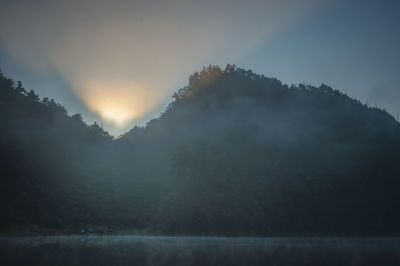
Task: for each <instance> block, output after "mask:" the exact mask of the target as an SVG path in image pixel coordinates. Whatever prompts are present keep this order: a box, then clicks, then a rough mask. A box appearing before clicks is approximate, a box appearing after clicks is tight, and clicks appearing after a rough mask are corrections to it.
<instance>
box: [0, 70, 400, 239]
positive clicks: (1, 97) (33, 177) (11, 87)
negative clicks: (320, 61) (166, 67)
mask: <svg viewBox="0 0 400 266" xmlns="http://www.w3.org/2000/svg"><path fill="white" fill-rule="evenodd" d="M0 115H1V119H2V126H1V127H2V128H1V129H2V130H1V132H2V133H1V136H0V145H1V163H2V167H1V170H0V171H1V177H2V179H1V181H0V182H1V188H0V189H1V203H0V204H1V210H2V212H1V221H2V224H1V229H2V231H3V232H9V231H10V230H12V229H15V228H16V229H15V230H17V229H18V228H21V227H23V226H36V227H38V228H39V229H40V228H50V229H53V230H58V231H60V230H65V229H66V228H68V229H69V230H70V231H73V230H78V229H79V227H82V226H89V225H90V226H93V227H102V226H103V227H104V226H108V227H111V228H117V229H120V230H137V231H145V232H148V233H164V234H196V235H316V234H324V235H378V234H398V233H399V232H400V229H399V228H398V224H399V223H400V214H399V213H398V211H397V207H398V206H399V204H400V196H399V193H398V190H399V188H400V180H399V176H400V174H399V173H400V163H399V159H400V152H399V151H400V124H399V123H398V122H397V121H396V120H395V119H394V118H393V117H392V116H390V115H389V114H388V113H387V112H386V111H384V110H381V109H378V108H370V107H368V106H366V105H363V104H361V103H360V102H359V101H357V100H354V99H351V98H350V97H348V96H346V95H345V94H343V93H341V92H339V91H337V90H333V89H332V88H330V87H328V86H326V85H321V86H320V87H313V86H307V85H297V86H290V87H289V86H287V85H285V84H282V83H281V82H280V81H278V80H276V79H272V78H266V77H264V76H262V75H256V74H254V73H253V72H252V71H246V70H243V69H240V68H236V67H235V66H232V65H227V67H226V68H225V69H224V70H222V69H220V68H219V67H217V66H209V67H208V68H203V70H202V71H201V72H200V73H194V74H193V75H192V76H191V77H190V78H189V83H188V85H187V86H186V87H184V88H182V89H180V90H178V91H177V92H176V93H175V94H174V95H173V101H172V102H171V103H170V105H169V106H168V107H167V109H166V110H165V111H164V112H163V113H162V114H161V115H160V117H159V118H157V119H154V120H152V121H150V122H149V123H148V124H147V125H146V126H145V127H135V128H133V129H132V130H131V131H129V132H127V133H126V134H124V135H123V136H121V137H120V138H118V139H115V140H113V139H112V137H110V136H109V135H108V133H107V132H104V131H103V130H102V129H101V128H100V127H99V126H98V125H97V124H95V125H91V126H87V125H86V124H84V123H83V122H82V119H81V117H80V115H74V116H72V117H71V116H68V115H67V114H66V111H65V109H64V108H63V107H62V106H60V105H59V104H57V103H55V102H54V101H52V100H49V99H46V98H44V99H42V100H40V99H39V97H38V96H37V95H36V94H34V92H32V91H31V92H29V93H27V92H26V91H25V89H24V88H23V87H22V84H21V83H18V84H14V82H13V81H12V80H10V79H7V78H5V77H4V76H3V75H1V78H0Z"/></svg>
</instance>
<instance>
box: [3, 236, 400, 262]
mask: <svg viewBox="0 0 400 266" xmlns="http://www.w3.org/2000/svg"><path fill="white" fill-rule="evenodd" d="M0 265H45V266H46V265H52V266H53V265H85V266H89V265H100V266H101V265H154V266H158V265H185V266H186V265H243V266H247V265H249V266H250V265H319V266H320V265H336V266H337V265H382V266H383V265H397V266H398V265H400V238H317V237H312V238H311V237H310V238H291V237H282V238H281V237H271V238H243V237H164V236H96V235H90V236H80V235H77V236H43V237H0Z"/></svg>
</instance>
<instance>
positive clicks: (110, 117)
mask: <svg viewBox="0 0 400 266" xmlns="http://www.w3.org/2000/svg"><path fill="white" fill-rule="evenodd" d="M99 113H100V116H101V117H102V118H103V119H105V120H107V121H110V122H113V123H114V124H116V125H117V126H124V125H125V124H126V123H127V122H129V121H130V120H131V119H132V118H134V116H135V115H134V114H133V112H132V110H125V109H124V108H123V107H118V106H110V107H104V108H101V109H100V110H99Z"/></svg>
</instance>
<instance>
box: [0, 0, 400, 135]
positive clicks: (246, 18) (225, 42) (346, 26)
mask: <svg viewBox="0 0 400 266" xmlns="http://www.w3.org/2000/svg"><path fill="white" fill-rule="evenodd" d="M0 4H1V5H0V68H1V69H2V71H3V72H4V73H5V74H6V75H7V76H9V77H11V78H13V79H15V80H21V81H22V82H23V83H24V85H25V87H26V88H28V89H34V90H35V91H36V92H38V93H39V95H40V96H41V97H51V98H54V99H56V101H58V102H60V103H61V104H62V105H64V106H65V107H66V108H67V109H68V111H69V113H70V114H74V113H76V112H79V113H82V115H83V117H84V119H85V121H87V122H88V123H92V122H93V121H99V122H100V121H103V122H104V127H105V129H107V130H109V131H110V132H111V133H112V134H116V135H118V134H121V133H123V132H125V131H126V130H128V129H130V128H131V127H132V126H133V125H135V124H141V125H143V124H145V123H146V122H147V121H148V120H149V119H150V118H152V117H156V116H157V115H158V114H159V113H160V111H162V110H163V109H164V108H165V106H166V105H167V104H168V102H170V101H171V95H172V93H173V92H174V91H176V90H177V89H179V88H180V87H182V86H184V85H186V83H187V78H188V76H189V75H190V74H191V73H193V72H194V71H197V70H200V69H201V67H202V66H204V65H208V64H218V65H220V66H221V67H223V66H225V65H226V64H227V63H234V64H236V65H238V66H239V67H242V68H249V69H252V70H253V71H255V72H257V73H260V74H264V75H266V76H272V77H276V78H278V79H280V80H282V81H283V82H285V83H289V84H292V83H308V84H313V85H319V84H321V83H325V84H328V85H331V86H332V87H334V88H336V89H340V90H342V91H344V92H346V93H347V94H349V95H350V96H352V97H355V98H358V99H359V100H361V101H362V102H364V103H365V102H368V104H369V105H371V106H375V105H377V106H378V107H384V108H386V109H387V110H388V111H389V112H390V113H391V114H392V115H394V116H397V114H398V113H399V112H400V105H399V100H400V88H399V84H400V64H399V62H400V52H399V50H398V49H399V47H400V16H399V15H398V14H399V11H400V4H398V1H368V0H363V1H361V0H357V1H351V0H347V1H345V0H280V1H278V0H250V1H227V0H225V1H223V0H213V1H194V0H173V1H168V0H164V1H154V0H147V1H127V0H113V1H105V0H79V1H78V0H69V1H61V0H36V1H34V0H30V1H28V0H25V1H24V0H0Z"/></svg>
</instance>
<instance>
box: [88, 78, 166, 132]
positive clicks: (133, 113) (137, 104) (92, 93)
mask: <svg viewBox="0 0 400 266" xmlns="http://www.w3.org/2000/svg"><path fill="white" fill-rule="evenodd" d="M133 84H135V82H134V81H132V80H127V81H124V82H121V81H114V82H110V81H109V80H96V81H86V82H84V85H83V86H82V90H81V93H80V97H81V98H82V100H84V102H86V103H87V104H88V107H89V108H90V110H92V111H93V112H95V113H97V114H99V115H100V116H101V118H103V119H104V120H106V121H109V122H112V123H113V124H115V125H116V126H118V127H123V126H125V125H126V124H127V123H128V122H130V121H132V120H134V119H135V118H139V117H141V116H142V115H144V114H145V113H146V112H148V111H149V110H151V109H152V108H154V107H155V106H156V105H157V104H158V103H159V100H160V96H159V94H155V93H153V90H148V89H146V88H145V87H144V86H135V85H133Z"/></svg>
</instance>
